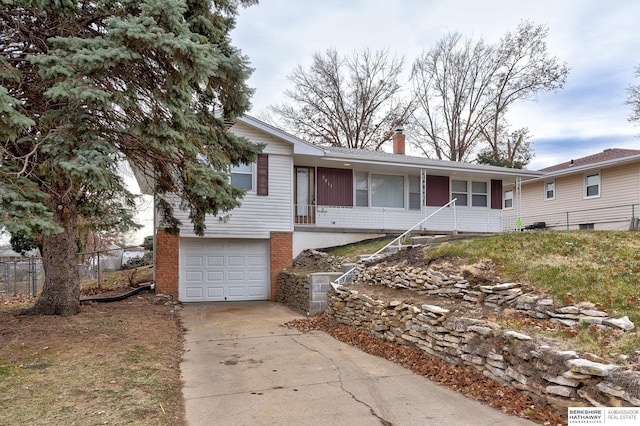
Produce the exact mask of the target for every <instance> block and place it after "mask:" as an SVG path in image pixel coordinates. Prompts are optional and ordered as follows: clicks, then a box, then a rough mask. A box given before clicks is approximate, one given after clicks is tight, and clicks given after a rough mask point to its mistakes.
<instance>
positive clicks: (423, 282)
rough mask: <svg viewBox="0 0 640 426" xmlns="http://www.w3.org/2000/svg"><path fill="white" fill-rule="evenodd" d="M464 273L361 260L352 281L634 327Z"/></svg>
mask: <svg viewBox="0 0 640 426" xmlns="http://www.w3.org/2000/svg"><path fill="white" fill-rule="evenodd" d="M466 275H467V276H465V274H462V273H461V274H459V275H455V274H445V273H443V272H441V271H438V270H434V269H432V268H420V267H411V266H410V265H408V264H406V263H401V264H399V265H392V266H389V265H386V264H377V265H373V266H370V267H366V262H365V263H360V264H359V265H358V268H357V269H356V272H355V281H357V282H364V283H367V284H369V285H383V286H386V287H390V288H400V289H409V290H414V291H416V292H417V293H418V294H423V295H430V296H437V297H443V298H453V299H458V300H461V301H465V302H470V303H475V304H482V305H486V306H490V307H495V308H503V309H504V308H511V309H515V310H517V311H519V312H522V313H523V314H525V315H527V316H529V317H532V318H536V319H548V320H550V321H551V322H554V323H559V324H561V325H563V326H567V327H572V326H575V325H577V324H579V323H587V324H595V325H598V326H601V327H608V328H613V329H621V330H624V331H629V330H632V329H633V328H634V324H633V323H632V322H631V321H629V318H628V317H626V316H625V317H622V318H612V317H610V316H609V314H608V313H606V312H603V311H600V310H598V309H595V308H594V307H593V306H589V305H588V304H586V305H585V304H583V305H580V306H575V305H570V306H555V305H554V302H553V299H551V298H550V297H547V296H544V295H539V294H535V293H532V292H531V289H529V288H526V286H525V285H524V284H522V283H514V282H507V283H493V282H486V280H482V279H480V280H479V279H478V278H477V277H474V276H472V274H466ZM483 281H484V282H483Z"/></svg>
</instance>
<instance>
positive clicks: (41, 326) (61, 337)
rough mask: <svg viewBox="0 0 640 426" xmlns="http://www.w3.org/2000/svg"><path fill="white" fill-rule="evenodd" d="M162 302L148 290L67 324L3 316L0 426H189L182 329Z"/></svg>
mask: <svg viewBox="0 0 640 426" xmlns="http://www.w3.org/2000/svg"><path fill="white" fill-rule="evenodd" d="M124 272H125V273H126V271H124ZM121 279H122V280H123V281H127V280H128V278H127V277H126V276H125V277H121ZM115 281H117V280H115ZM118 286H119V284H118ZM156 301H157V299H156V297H155V295H153V294H149V293H146V292H143V293H141V294H139V295H136V296H133V297H131V298H129V299H126V300H124V301H121V302H115V303H100V304H85V305H83V307H82V312H81V313H80V314H78V315H75V316H73V317H65V318H63V317H40V316H15V315H14V312H13V311H15V309H13V310H11V309H6V308H4V309H2V310H0V424H7V425H8V424H29V425H97V424H109V425H125V424H127V425H128V424H136V425H181V424H183V422H184V420H183V418H184V403H183V399H182V393H181V380H180V359H181V355H182V330H181V327H180V324H179V323H178V321H177V317H176V315H175V312H174V309H175V307H174V306H173V305H172V304H168V305H165V304H163V303H160V304H156ZM161 302H164V300H161Z"/></svg>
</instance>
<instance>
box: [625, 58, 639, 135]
mask: <svg viewBox="0 0 640 426" xmlns="http://www.w3.org/2000/svg"><path fill="white" fill-rule="evenodd" d="M636 77H640V66H639V67H638V68H636ZM627 105H629V106H630V107H631V115H629V121H632V122H633V121H635V122H636V123H640V84H638V85H636V86H630V87H629V97H628V98H627Z"/></svg>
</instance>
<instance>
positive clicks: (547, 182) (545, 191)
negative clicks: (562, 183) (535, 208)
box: [542, 179, 556, 201]
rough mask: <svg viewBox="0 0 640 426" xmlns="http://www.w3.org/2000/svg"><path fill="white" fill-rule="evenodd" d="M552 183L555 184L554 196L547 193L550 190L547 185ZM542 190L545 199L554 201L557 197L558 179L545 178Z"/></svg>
mask: <svg viewBox="0 0 640 426" xmlns="http://www.w3.org/2000/svg"><path fill="white" fill-rule="evenodd" d="M550 183H552V184H553V197H548V196H547V193H548V192H549V191H548V190H547V185H548V184H550ZM542 190H543V199H544V201H553V200H555V199H556V180H555V179H550V180H545V181H544V183H543V185H542Z"/></svg>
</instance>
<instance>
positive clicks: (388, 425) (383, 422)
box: [291, 336, 393, 426]
mask: <svg viewBox="0 0 640 426" xmlns="http://www.w3.org/2000/svg"><path fill="white" fill-rule="evenodd" d="M291 340H293V341H294V342H296V343H297V344H298V345H300V346H302V347H303V348H305V349H307V350H309V351H311V352H315V353H317V354H318V355H320V356H321V357H323V358H325V359H327V360H329V361H331V364H332V365H333V367H335V369H336V371H337V372H338V382H339V383H340V388H341V389H342V391H343V392H345V393H346V394H347V395H349V396H351V398H352V399H353V400H354V401H356V402H357V403H359V404H361V405H363V406H365V407H367V408H368V409H369V412H370V413H371V415H372V416H374V417H375V418H377V419H378V420H380V424H381V425H382V426H393V423H391V422H390V421H388V420H386V419H384V418H383V417H382V416H380V415H379V414H378V413H376V411H375V410H374V409H373V407H372V406H371V405H369V404H367V403H366V402H365V401H362V400H361V399H359V398H358V397H357V396H355V395H354V394H353V392H351V391H349V390H348V389H347V388H345V386H344V382H343V380H342V371H341V370H340V367H339V366H338V364H336V362H335V361H334V360H333V358H331V357H328V356H327V355H325V354H323V353H322V352H320V351H318V350H317V349H313V348H311V347H309V346H307V345H305V344H304V343H302V342H300V341H299V340H297V339H295V338H294V336H291Z"/></svg>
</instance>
